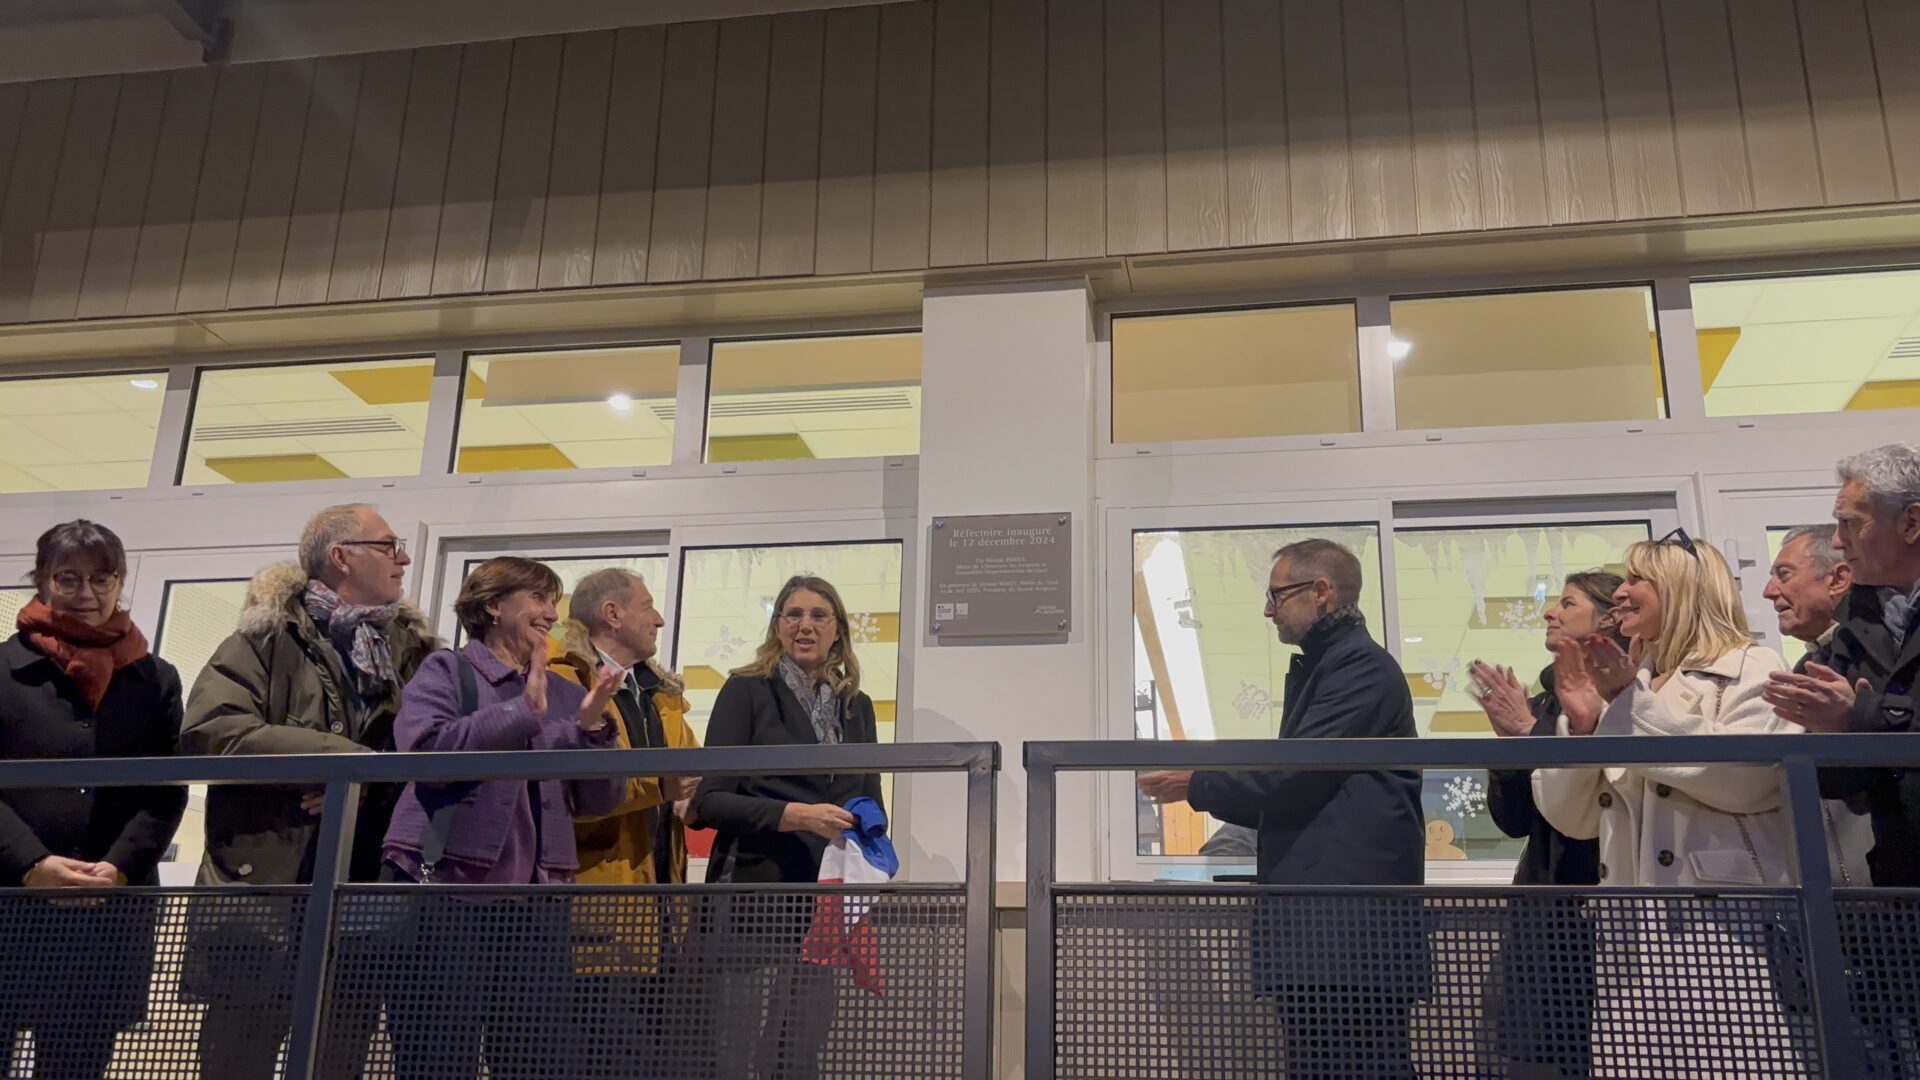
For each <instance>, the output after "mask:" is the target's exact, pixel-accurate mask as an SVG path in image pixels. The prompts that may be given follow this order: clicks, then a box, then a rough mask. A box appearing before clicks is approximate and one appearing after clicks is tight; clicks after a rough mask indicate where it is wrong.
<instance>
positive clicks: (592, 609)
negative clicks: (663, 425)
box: [548, 567, 700, 1077]
mask: <svg viewBox="0 0 1920 1080" xmlns="http://www.w3.org/2000/svg"><path fill="white" fill-rule="evenodd" d="M568 615H569V616H570V618H569V620H568V622H567V625H566V638H565V641H564V642H554V643H552V644H551V647H550V651H549V655H550V657H551V660H550V662H549V665H548V670H549V671H550V672H552V673H553V674H555V675H558V676H560V677H562V678H565V679H568V680H571V681H573V682H577V683H581V684H583V685H591V684H592V681H593V677H594V672H595V671H597V670H598V669H599V668H601V667H602V666H604V665H608V664H611V665H614V666H617V667H620V668H624V669H626V671H627V672H628V675H627V684H626V686H624V687H623V688H621V690H620V691H619V692H618V693H616V694H615V695H614V697H613V701H612V702H610V703H609V704H608V706H607V715H608V718H609V719H611V720H612V721H613V722H614V731H615V738H616V741H617V743H618V745H619V746H620V747H621V748H622V749H626V748H629V747H641V748H645V747H668V748H675V747H694V746H699V745H700V742H699V740H698V739H696V738H694V735H693V730H692V729H691V728H689V727H687V720H686V715H687V699H686V697H685V696H684V695H683V693H682V691H683V684H682V683H681V681H680V680H679V678H678V677H676V676H675V675H674V674H673V673H672V672H670V671H667V670H666V669H665V668H663V667H661V666H660V664H659V662H658V661H656V660H655V659H654V655H655V653H656V652H657V650H658V643H659V635H660V628H661V627H662V626H664V625H665V620H663V619H662V618H661V617H660V613H659V612H658V611H657V610H655V608H654V606H653V594H652V593H651V592H650V591H648V589H647V583H646V582H645V581H644V580H643V579H642V578H641V577H640V575H639V574H636V573H633V572H632V571H630V570H623V569H620V568H617V567H614V568H609V569H606V570H598V571H595V572H594V573H592V574H589V575H587V576H586V577H585V578H582V579H581V581H580V583H579V584H578V585H576V586H574V590H573V597H572V600H571V602H570V606H569V608H568ZM699 784H700V778H699V777H697V776H670V777H653V776H635V777H633V778H631V779H630V780H628V782H627V797H626V799H625V801H623V802H622V803H621V804H620V805H619V806H618V807H617V808H615V810H614V811H613V813H611V814H608V815H606V816H605V817H595V818H580V819H576V820H575V822H574V839H575V844H576V846H577V847H578V849H579V852H580V872H579V874H578V875H576V877H575V880H576V881H577V882H578V883H580V884H582V885H662V884H680V883H684V882H685V881H686V880H687V843H686V825H685V821H684V818H685V815H686V807H687V803H688V800H690V799H691V798H692V797H693V792H694V789H695V788H696V787H698V786H699ZM689 903H690V898H689V897H685V896H660V895H657V894H619V893H609V894H602V895H598V896H592V895H589V896H582V897H578V898H576V899H575V901H574V909H573V930H574V940H575V942H576V944H575V949H574V965H575V970H576V972H577V973H578V974H579V975H580V976H582V984H583V989H584V990H586V991H587V996H588V997H589V998H594V999H598V1000H595V1001H594V1002H593V1006H594V1007H591V1008H588V1009H586V1010H584V1012H583V1015H582V1017H581V1019H582V1021H583V1023H585V1024H586V1025H587V1026H589V1027H593V1028H596V1029H598V1030H595V1031H591V1032H582V1035H583V1036H584V1038H582V1039H581V1040H580V1043H579V1045H580V1046H581V1047H582V1048H583V1050H585V1051H586V1052H587V1058H586V1060H583V1061H582V1062H580V1063H579V1065H578V1067H576V1069H575V1070H574V1073H573V1075H577V1076H609V1077H612V1076H620V1077H634V1076H656V1075H658V1076H668V1075H673V1071H672V1070H673V1063H672V1061H671V1059H673V1058H675V1057H678V1056H680V1055H681V1054H682V1053H685V1052H686V1050H687V1049H688V1048H684V1047H675V1046H672V1045H669V1041H670V1040H671V1039H674V1038H677V1037H678V1036H677V1035H676V1033H675V1032H673V1031H671V1030H668V1028H667V1026H666V1025H663V1023H662V1020H663V1018H664V1014H665V1012H666V1006H667V1001H668V998H669V996H670V995H673V993H674V988H673V987H672V986H671V985H670V984H669V982H668V980H669V978H670V977H671V972H669V971H668V970H667V967H668V965H667V963H666V959H667V956H668V951H669V949H670V947H671V945H672V944H673V943H674V942H675V941H678V940H680V939H681V938H682V937H683V936H684V935H685V934H686V932H687V931H688V929H689V928H690V924H691V922H692V918H691V914H692V913H691V909H690V908H689V907H688V906H687V905H688V904H689ZM690 992H691V991H690ZM662 1070H665V1071H662Z"/></svg>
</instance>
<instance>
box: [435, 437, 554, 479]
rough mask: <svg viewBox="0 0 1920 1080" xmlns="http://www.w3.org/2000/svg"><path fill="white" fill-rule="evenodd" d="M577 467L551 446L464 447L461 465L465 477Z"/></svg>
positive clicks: (534, 444)
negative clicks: (466, 475)
mask: <svg viewBox="0 0 1920 1080" xmlns="http://www.w3.org/2000/svg"><path fill="white" fill-rule="evenodd" d="M575 467H576V466H575V465H574V463H573V462H572V461H571V460H569V459H568V457H567V455H565V454H563V453H561V452H560V448H559V447H557V446H554V445H553V444H552V443H527V444H521V445H517V446H515V445H508V446H463V447H461V448H460V459H459V465H458V467H457V469H456V471H458V472H463V473H483V472H518V471H523V470H530V469H572V468H575Z"/></svg>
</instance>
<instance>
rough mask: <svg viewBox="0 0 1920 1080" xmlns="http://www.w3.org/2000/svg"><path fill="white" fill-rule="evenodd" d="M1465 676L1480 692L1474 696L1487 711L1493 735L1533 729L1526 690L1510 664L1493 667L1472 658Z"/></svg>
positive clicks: (1529, 731)
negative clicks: (1472, 660) (1508, 665)
mask: <svg viewBox="0 0 1920 1080" xmlns="http://www.w3.org/2000/svg"><path fill="white" fill-rule="evenodd" d="M1467 676H1468V677H1469V678H1471V679H1472V680H1473V684H1474V686H1476V687H1478V688H1479V691H1480V692H1479V693H1476V694H1474V699H1475V700H1477V701H1479V702H1480V708H1481V709H1483V710H1484V711H1485V712H1486V714H1487V721H1488V722H1489V723H1491V724H1492V725H1493V731H1494V734H1496V735H1526V734H1529V733H1531V732H1532V731H1533V713H1532V712H1531V711H1530V710H1529V709H1528V708H1527V690H1526V687H1524V686H1522V685H1521V684H1520V679H1519V677H1518V676H1516V675H1515V674H1514V673H1513V669H1512V668H1510V667H1495V666H1493V665H1492V664H1488V663H1484V662H1482V661H1479V660H1475V661H1474V662H1473V663H1471V664H1469V665H1467Z"/></svg>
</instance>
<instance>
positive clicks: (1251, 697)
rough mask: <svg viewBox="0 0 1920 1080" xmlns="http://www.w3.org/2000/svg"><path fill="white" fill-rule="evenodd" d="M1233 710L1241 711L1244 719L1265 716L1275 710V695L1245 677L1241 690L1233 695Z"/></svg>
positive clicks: (1241, 717)
mask: <svg viewBox="0 0 1920 1080" xmlns="http://www.w3.org/2000/svg"><path fill="white" fill-rule="evenodd" d="M1233 711H1234V712H1236V713H1239V714H1240V719H1242V720H1252V719H1255V718H1256V717H1261V716H1265V715H1267V714H1268V713H1270V712H1272V711H1273V695H1271V694H1269V693H1267V692H1266V691H1265V690H1262V689H1261V688H1260V687H1258V686H1255V685H1254V684H1253V683H1250V682H1247V681H1245V680H1244V679H1243V680H1241V683H1240V692H1239V693H1238V694H1235V695H1234V696H1233Z"/></svg>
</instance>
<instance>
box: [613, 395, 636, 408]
mask: <svg viewBox="0 0 1920 1080" xmlns="http://www.w3.org/2000/svg"><path fill="white" fill-rule="evenodd" d="M607 404H609V405H611V406H613V411H614V412H626V411H628V410H629V409H631V408H633V399H632V398H630V397H628V396H627V395H625V394H612V395H609V396H608V398H607Z"/></svg>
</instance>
